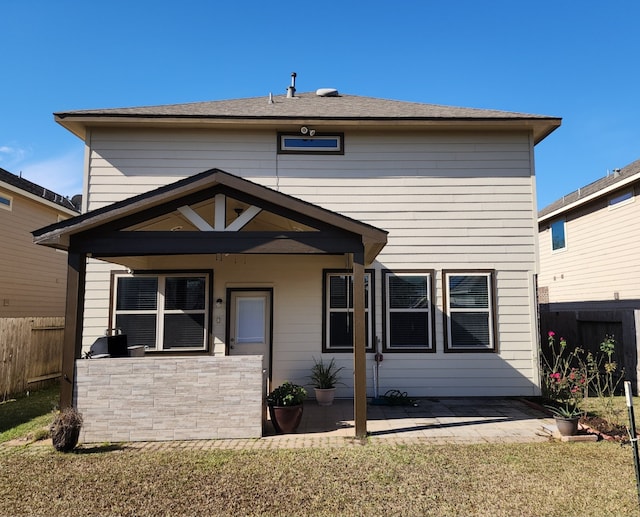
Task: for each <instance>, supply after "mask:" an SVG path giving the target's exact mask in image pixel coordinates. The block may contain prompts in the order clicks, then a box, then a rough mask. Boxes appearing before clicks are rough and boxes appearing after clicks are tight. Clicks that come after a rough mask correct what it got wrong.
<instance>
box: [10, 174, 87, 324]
mask: <svg viewBox="0 0 640 517" xmlns="http://www.w3.org/2000/svg"><path fill="white" fill-rule="evenodd" d="M75 215H78V210H77V209H76V208H75V207H74V205H73V203H72V202H71V201H70V200H69V199H67V198H66V197H63V196H61V195H59V194H56V193H55V192H51V191H49V190H47V189H45V188H43V187H41V186H39V185H36V184H35V183H32V182H30V181H28V180H26V179H24V178H21V177H19V176H16V175H15V174H12V173H10V172H8V171H6V170H4V169H0V242H2V249H3V252H2V253H1V254H0V318H27V317H34V316H43V317H50V316H64V314H65V299H66V297H65V292H66V284H67V280H66V279H67V254H66V253H63V252H60V251H56V250H53V249H48V248H44V247H42V246H35V245H34V244H33V238H32V236H31V232H32V231H33V230H34V229H36V228H40V227H42V226H43V225H49V224H53V223H56V222H58V221H62V220H65V219H69V218H70V217H73V216H75Z"/></svg>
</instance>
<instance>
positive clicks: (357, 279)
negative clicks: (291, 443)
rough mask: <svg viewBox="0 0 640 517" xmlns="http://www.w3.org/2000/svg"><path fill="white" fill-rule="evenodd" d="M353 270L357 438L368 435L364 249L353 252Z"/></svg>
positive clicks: (354, 409) (354, 395) (354, 384)
mask: <svg viewBox="0 0 640 517" xmlns="http://www.w3.org/2000/svg"><path fill="white" fill-rule="evenodd" d="M351 258H352V261H353V263H352V271H353V375H354V379H353V405H354V408H353V412H354V420H355V426H356V438H364V437H366V436H367V365H366V329H367V327H366V322H365V312H364V309H365V307H364V250H362V251H359V252H358V253H352V254H351Z"/></svg>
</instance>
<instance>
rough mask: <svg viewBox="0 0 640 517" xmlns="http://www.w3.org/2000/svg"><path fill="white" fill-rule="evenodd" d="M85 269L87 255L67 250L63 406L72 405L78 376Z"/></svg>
mask: <svg viewBox="0 0 640 517" xmlns="http://www.w3.org/2000/svg"><path fill="white" fill-rule="evenodd" d="M86 269H87V259H86V255H84V254H82V253H69V254H68V256H67V308H66V313H65V320H64V343H63V346H62V381H61V382H60V409H64V408H66V407H72V406H73V383H74V379H75V370H76V358H79V357H80V356H81V353H82V321H83V311H84V285H85V276H86Z"/></svg>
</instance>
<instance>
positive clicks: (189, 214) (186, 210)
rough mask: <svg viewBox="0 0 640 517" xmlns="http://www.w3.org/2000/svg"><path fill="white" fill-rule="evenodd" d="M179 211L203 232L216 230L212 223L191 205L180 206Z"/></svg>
mask: <svg viewBox="0 0 640 517" xmlns="http://www.w3.org/2000/svg"><path fill="white" fill-rule="evenodd" d="M178 212H180V213H181V214H182V215H183V216H184V217H185V219H187V221H189V222H190V223H191V224H193V225H194V226H195V227H196V228H197V229H198V230H200V231H201V232H212V231H214V230H213V228H212V227H211V225H210V224H209V223H208V222H207V221H205V220H204V219H203V218H202V217H200V216H199V215H198V214H197V213H196V212H195V211H194V210H193V209H192V208H191V207H190V206H186V205H185V206H181V207H179V208H178Z"/></svg>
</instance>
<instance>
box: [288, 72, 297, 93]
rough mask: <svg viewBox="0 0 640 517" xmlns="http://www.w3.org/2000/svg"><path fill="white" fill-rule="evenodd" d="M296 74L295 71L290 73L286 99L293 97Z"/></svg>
mask: <svg viewBox="0 0 640 517" xmlns="http://www.w3.org/2000/svg"><path fill="white" fill-rule="evenodd" d="M296 76H297V74H296V73H295V72H292V73H291V86H289V88H287V99H293V98H294V97H295V96H296Z"/></svg>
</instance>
